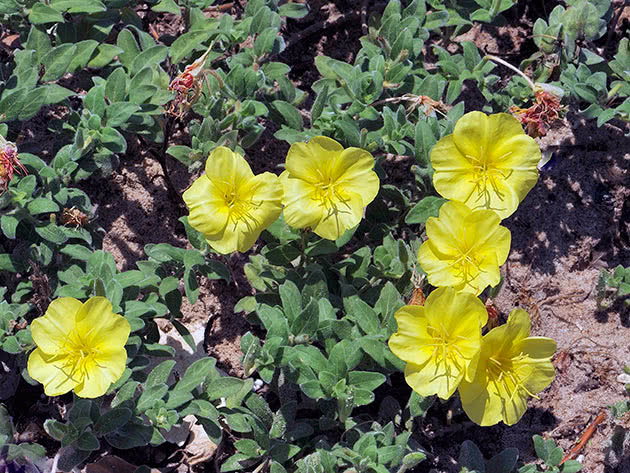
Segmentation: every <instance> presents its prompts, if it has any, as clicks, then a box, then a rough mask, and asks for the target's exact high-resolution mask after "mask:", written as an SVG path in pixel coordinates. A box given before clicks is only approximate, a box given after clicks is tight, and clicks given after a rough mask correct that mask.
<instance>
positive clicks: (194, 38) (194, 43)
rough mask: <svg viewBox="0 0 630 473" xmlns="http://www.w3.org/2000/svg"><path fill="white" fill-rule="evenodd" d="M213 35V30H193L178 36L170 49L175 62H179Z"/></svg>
mask: <svg viewBox="0 0 630 473" xmlns="http://www.w3.org/2000/svg"><path fill="white" fill-rule="evenodd" d="M211 35H212V32H211V31H207V30H193V31H189V32H187V33H184V34H183V35H180V36H178V38H177V39H176V40H175V41H173V44H171V47H170V49H169V54H170V56H171V60H172V61H173V63H175V64H178V63H179V62H181V60H182V59H184V58H185V57H187V56H189V55H190V53H192V52H193V51H194V50H196V49H198V48H200V45H202V44H203V43H205V42H206V41H207V40H208V38H210V36H211Z"/></svg>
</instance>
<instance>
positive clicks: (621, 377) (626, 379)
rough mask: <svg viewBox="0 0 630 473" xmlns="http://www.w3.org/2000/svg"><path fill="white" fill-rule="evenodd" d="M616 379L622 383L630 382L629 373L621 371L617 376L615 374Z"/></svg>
mask: <svg viewBox="0 0 630 473" xmlns="http://www.w3.org/2000/svg"><path fill="white" fill-rule="evenodd" d="M617 381H618V382H619V383H623V384H628V383H630V374H627V373H621V374H620V375H619V376H617Z"/></svg>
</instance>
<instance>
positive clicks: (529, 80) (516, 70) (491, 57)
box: [484, 54, 536, 94]
mask: <svg viewBox="0 0 630 473" xmlns="http://www.w3.org/2000/svg"><path fill="white" fill-rule="evenodd" d="M484 59H490V60H491V61H494V62H498V63H499V64H501V65H503V66H505V67H507V68H508V69H512V70H513V71H514V72H516V73H517V74H518V75H520V76H521V77H522V78H523V79H525V80H526V81H527V83H528V84H529V86H530V87H531V88H532V92H534V94H536V84H534V81H533V80H531V79H530V78H529V77H527V76H526V75H525V73H524V72H523V71H521V70H520V69H519V68H518V67H515V66H513V65H512V64H510V63H509V62H507V61H504V60H503V59H501V58H500V57H497V56H493V55H491V54H488V55H486V56H484Z"/></svg>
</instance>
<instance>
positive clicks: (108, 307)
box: [76, 297, 131, 350]
mask: <svg viewBox="0 0 630 473" xmlns="http://www.w3.org/2000/svg"><path fill="white" fill-rule="evenodd" d="M130 331H131V328H130V325H129V322H128V321H127V319H125V318H124V317H122V316H120V315H118V314H114V312H112V303H111V302H109V301H108V300H107V299H106V298H104V297H91V298H89V299H88V300H87V301H86V302H85V304H83V306H82V307H81V309H80V310H79V312H78V314H77V325H76V334H77V336H78V337H79V338H80V339H81V340H82V341H83V343H84V344H85V345H87V346H89V347H90V348H95V349H98V350H113V349H115V350H117V349H120V348H122V347H124V346H125V344H126V343H127V339H128V338H129V332H130Z"/></svg>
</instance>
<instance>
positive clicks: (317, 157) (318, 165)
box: [286, 136, 343, 184]
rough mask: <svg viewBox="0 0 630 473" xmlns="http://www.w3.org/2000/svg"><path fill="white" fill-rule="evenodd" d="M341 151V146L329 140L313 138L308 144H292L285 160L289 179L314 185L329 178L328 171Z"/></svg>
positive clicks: (323, 137) (318, 137) (319, 137)
mask: <svg viewBox="0 0 630 473" xmlns="http://www.w3.org/2000/svg"><path fill="white" fill-rule="evenodd" d="M342 151H343V146H341V145H340V144H339V143H337V142H336V141H335V140H333V139H331V138H327V137H325V136H315V137H314V138H311V140H310V141H309V142H308V143H299V142H298V143H293V144H292V145H291V147H290V148H289V151H288V153H287V158H286V169H287V171H288V172H289V174H290V175H291V177H294V178H298V179H302V180H304V181H306V182H310V183H312V184H315V183H317V182H319V181H321V180H322V174H323V175H324V176H325V177H328V176H330V173H329V169H330V167H331V166H332V164H333V163H334V161H335V159H336V158H337V156H338V155H339V153H341V152H342Z"/></svg>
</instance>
